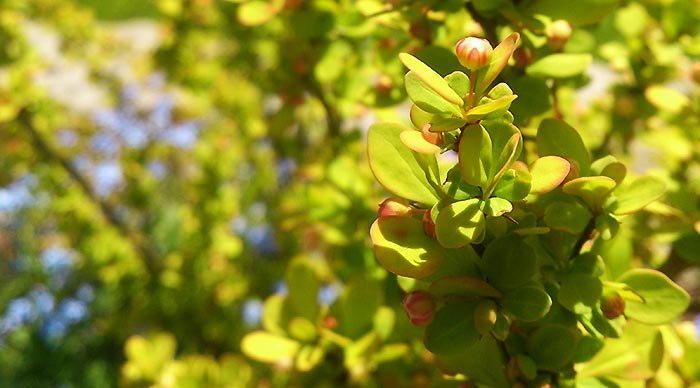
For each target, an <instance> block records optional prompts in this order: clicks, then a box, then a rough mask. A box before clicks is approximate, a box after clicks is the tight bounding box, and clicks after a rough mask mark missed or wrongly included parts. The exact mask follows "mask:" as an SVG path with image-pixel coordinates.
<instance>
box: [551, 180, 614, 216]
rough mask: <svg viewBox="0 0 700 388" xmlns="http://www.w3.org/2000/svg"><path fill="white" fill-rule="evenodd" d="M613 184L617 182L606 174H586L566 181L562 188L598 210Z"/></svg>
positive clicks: (612, 188) (595, 210)
mask: <svg viewBox="0 0 700 388" xmlns="http://www.w3.org/2000/svg"><path fill="white" fill-rule="evenodd" d="M615 186H617V183H616V182H615V181H614V180H612V179H611V178H608V177H606V176H586V177H583V178H576V179H572V180H570V181H568V182H566V183H565V184H564V186H562V190H564V192H565V193H567V194H571V195H575V196H577V197H579V198H581V199H583V201H584V202H586V204H587V205H588V207H589V208H590V209H591V210H593V211H594V212H600V210H601V209H602V208H603V203H604V202H605V200H606V199H607V198H608V196H609V195H610V193H611V192H612V191H613V190H614V189H615Z"/></svg>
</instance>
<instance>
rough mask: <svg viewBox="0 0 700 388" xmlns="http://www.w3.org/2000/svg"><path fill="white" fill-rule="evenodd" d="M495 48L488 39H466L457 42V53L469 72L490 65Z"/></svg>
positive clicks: (460, 61)
mask: <svg viewBox="0 0 700 388" xmlns="http://www.w3.org/2000/svg"><path fill="white" fill-rule="evenodd" d="M491 52H493V47H491V44H490V43H489V41H488V40H486V39H481V38H474V37H469V38H464V39H461V40H460V41H459V42H457V45H456V46H455V53H456V54H457V59H459V63H461V64H462V66H464V67H466V68H467V69H469V70H472V71H473V70H479V69H481V68H482V67H484V66H486V65H487V64H488V63H489V59H490V58H491Z"/></svg>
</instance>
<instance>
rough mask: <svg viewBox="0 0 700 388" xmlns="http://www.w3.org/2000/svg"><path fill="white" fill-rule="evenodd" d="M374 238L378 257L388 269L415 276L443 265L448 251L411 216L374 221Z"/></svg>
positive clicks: (430, 271)
mask: <svg viewBox="0 0 700 388" xmlns="http://www.w3.org/2000/svg"><path fill="white" fill-rule="evenodd" d="M369 233H370V237H371V238H372V244H373V245H374V254H375V255H376V256H377V260H379V262H380V263H381V264H382V266H383V267H384V268H385V269H387V270H388V271H390V272H392V273H394V274H396V275H400V276H406V277H411V278H416V279H420V278H422V277H425V276H428V275H430V274H431V273H433V272H435V270H436V269H437V268H438V267H439V266H440V262H441V261H442V259H443V256H444V251H443V250H442V248H441V247H440V245H439V244H438V243H437V241H435V240H434V239H432V238H430V237H428V236H427V235H426V234H425V232H424V231H423V223H422V222H421V221H420V220H416V219H413V218H409V217H382V218H380V219H378V220H376V221H374V223H373V224H372V227H371V228H370V232H369Z"/></svg>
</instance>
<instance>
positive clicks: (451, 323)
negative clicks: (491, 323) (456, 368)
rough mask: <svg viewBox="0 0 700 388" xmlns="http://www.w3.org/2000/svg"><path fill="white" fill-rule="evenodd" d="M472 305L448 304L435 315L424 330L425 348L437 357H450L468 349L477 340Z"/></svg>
mask: <svg viewBox="0 0 700 388" xmlns="http://www.w3.org/2000/svg"><path fill="white" fill-rule="evenodd" d="M475 309H476V306H475V305H473V304H469V303H465V304H451V305H450V304H448V305H445V306H443V307H442V308H441V309H440V310H438V311H437V313H435V317H434V318H433V321H432V322H431V323H430V324H429V325H428V327H426V328H425V337H424V342H425V347H426V348H427V349H428V350H430V351H431V352H433V353H435V354H438V355H450V354H455V353H460V352H462V351H464V350H465V349H469V348H470V347H471V346H472V345H474V344H475V343H476V342H477V340H478V339H479V333H478V331H477V330H476V326H475V324H474V310H475Z"/></svg>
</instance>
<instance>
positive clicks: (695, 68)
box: [690, 62, 700, 84]
mask: <svg viewBox="0 0 700 388" xmlns="http://www.w3.org/2000/svg"><path fill="white" fill-rule="evenodd" d="M690 78H692V79H693V81H695V83H697V84H700V62H695V63H693V65H692V66H691V67H690Z"/></svg>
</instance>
